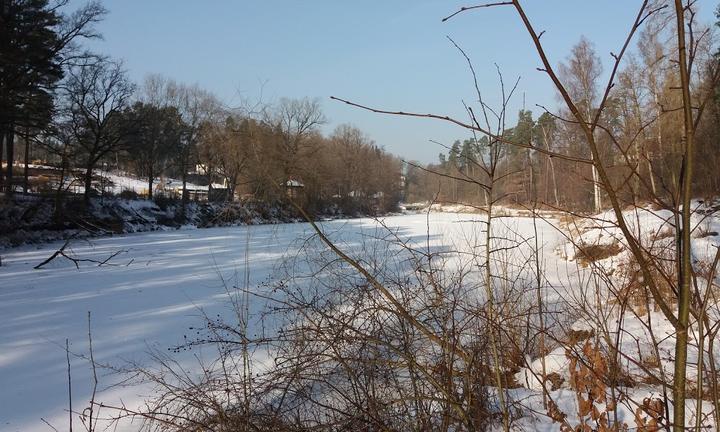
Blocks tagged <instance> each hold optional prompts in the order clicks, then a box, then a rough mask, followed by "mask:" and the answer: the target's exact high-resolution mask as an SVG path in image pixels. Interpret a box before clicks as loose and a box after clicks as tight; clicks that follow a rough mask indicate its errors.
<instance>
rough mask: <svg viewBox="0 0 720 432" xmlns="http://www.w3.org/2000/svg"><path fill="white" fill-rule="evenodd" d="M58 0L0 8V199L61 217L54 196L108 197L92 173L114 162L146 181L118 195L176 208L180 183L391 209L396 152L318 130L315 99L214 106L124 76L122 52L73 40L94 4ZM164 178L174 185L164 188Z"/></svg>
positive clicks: (319, 204)
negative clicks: (48, 206) (108, 52)
mask: <svg viewBox="0 0 720 432" xmlns="http://www.w3.org/2000/svg"><path fill="white" fill-rule="evenodd" d="M66 4H67V2H66V1H60V2H49V1H45V0H38V1H30V2H26V1H12V0H7V1H3V2H2V3H0V10H3V11H4V12H3V18H2V19H3V27H2V30H1V31H2V32H3V34H2V37H3V39H2V40H3V41H10V43H9V44H6V45H5V46H4V47H3V60H2V61H3V63H2V71H3V74H2V77H1V78H0V79H2V94H0V115H1V116H2V117H0V128H1V130H2V133H1V134H0V136H2V149H3V150H4V151H2V152H1V153H2V168H3V169H2V176H0V183H1V184H2V188H3V191H5V193H6V194H7V196H12V195H13V194H16V193H17V194H29V193H31V194H34V195H39V196H42V197H45V198H48V199H54V201H55V206H56V214H57V215H58V217H59V218H61V213H62V206H63V202H64V201H65V200H66V199H71V200H75V199H76V198H77V195H81V196H82V199H83V202H84V203H85V205H86V206H88V205H89V204H90V200H91V198H92V197H96V196H100V195H103V196H105V195H107V194H108V192H107V191H106V190H105V189H104V187H103V185H102V183H103V173H107V172H110V171H119V172H121V173H123V175H129V176H131V177H132V178H136V179H141V180H144V181H145V182H146V184H147V187H146V188H144V189H143V190H141V191H135V190H129V191H127V193H126V194H125V198H137V196H138V195H142V197H143V198H146V199H152V198H153V195H154V194H155V195H158V194H159V195H161V198H169V199H175V200H180V201H181V202H182V203H183V205H185V204H186V203H187V202H188V200H189V199H191V196H190V195H191V194H190V193H189V192H188V189H187V183H188V181H189V179H191V180H193V181H194V182H196V183H198V184H199V185H200V186H204V191H205V193H204V194H203V195H202V198H203V199H208V198H210V199H212V200H215V201H218V200H219V201H223V200H225V201H234V200H240V199H244V200H256V201H261V202H265V203H279V202H281V201H282V200H283V199H284V198H285V196H286V195H292V196H293V197H297V198H298V199H299V202H300V203H301V204H302V205H303V206H305V207H306V208H307V210H308V211H310V212H311V213H318V214H321V213H326V214H327V213H332V212H333V211H334V212H338V211H339V212H344V213H345V214H349V215H354V214H376V213H383V212H387V211H390V210H394V209H396V207H397V203H398V202H399V200H400V197H401V193H402V190H401V188H402V179H401V162H400V161H399V159H398V158H396V157H395V156H393V155H391V154H389V153H388V152H387V151H385V150H384V149H383V148H381V147H380V146H378V145H376V144H375V143H374V142H373V141H372V140H371V139H370V138H369V137H368V136H367V135H366V134H365V133H363V132H362V131H361V130H359V129H358V128H356V127H353V126H351V125H340V126H338V127H337V128H336V129H335V130H334V132H332V133H331V134H329V135H328V136H323V134H322V133H321V132H320V127H321V126H322V125H323V124H325V123H326V118H325V116H324V115H323V113H322V110H321V105H320V102H319V101H318V100H314V99H310V98H303V99H287V98H281V99H280V100H279V101H278V102H276V103H273V104H269V103H261V102H258V103H255V104H253V105H252V106H249V105H250V104H246V105H248V106H240V107H228V106H226V105H224V104H223V102H222V101H221V100H220V98H218V97H217V96H216V95H214V94H212V93H211V92H209V91H206V90H204V89H203V88H201V87H200V86H198V85H188V84H183V83H178V82H176V81H175V80H173V79H171V78H168V77H164V76H161V75H148V76H147V77H146V78H145V79H144V80H143V82H141V83H135V82H132V81H131V80H130V79H129V77H128V72H127V70H126V69H125V68H124V66H123V63H122V61H120V60H117V59H112V58H109V57H108V56H105V55H103V54H102V53H95V52H90V51H88V50H87V49H86V48H85V47H84V45H83V40H87V39H96V38H100V37H101V35H100V34H99V33H98V32H97V31H96V30H95V24H96V23H98V22H99V21H101V20H102V19H103V17H104V16H105V15H106V13H107V11H106V9H105V8H104V6H103V5H102V4H101V3H100V2H90V3H88V4H87V5H85V6H84V7H82V8H80V9H78V10H76V11H74V12H72V13H70V14H65V13H64V12H63V11H64V10H65V9H67V7H66ZM13 41H24V42H23V43H19V42H18V43H13ZM166 179H175V180H176V185H177V186H178V187H173V188H167V187H164V186H165V183H166ZM180 185H181V186H180ZM213 185H215V190H213ZM110 194H112V193H110ZM193 197H194V198H197V196H196V195H193Z"/></svg>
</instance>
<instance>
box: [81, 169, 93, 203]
mask: <svg viewBox="0 0 720 432" xmlns="http://www.w3.org/2000/svg"><path fill="white" fill-rule="evenodd" d="M93 165H95V164H94V163H92V162H91V161H88V165H87V168H86V169H85V191H84V193H83V201H84V202H85V206H86V207H87V205H88V204H90V190H91V189H92V174H93Z"/></svg>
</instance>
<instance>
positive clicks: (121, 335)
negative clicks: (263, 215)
mask: <svg viewBox="0 0 720 432" xmlns="http://www.w3.org/2000/svg"><path fill="white" fill-rule="evenodd" d="M479 218H480V216H478V215H468V214H451V213H431V214H430V215H429V216H427V215H425V214H418V215H404V216H393V217H388V218H384V219H383V221H384V224H385V225H386V226H387V227H389V228H392V229H393V230H396V232H397V234H398V237H399V238H401V239H403V240H409V241H410V242H412V243H415V244H417V245H420V246H422V245H427V244H428V241H429V242H430V244H432V245H433V246H435V247H447V248H455V249H464V250H468V249H472V248H473V247H478V246H480V245H481V244H482V238H483V237H484V234H483V232H482V230H483V224H481V223H478V220H479ZM512 225H513V231H519V232H520V234H521V235H523V236H527V237H528V238H529V237H531V236H532V232H533V229H532V223H531V222H530V219H523V218H515V219H512ZM539 228H540V237H541V242H540V243H541V244H542V245H543V249H544V250H545V260H546V261H548V262H547V265H549V266H556V265H558V264H559V263H560V262H561V260H559V259H558V258H557V257H556V256H555V255H554V253H553V252H552V251H553V250H554V248H555V247H556V246H557V243H558V242H559V237H558V236H557V234H556V233H555V230H554V228H552V227H550V226H549V225H548V224H546V223H540V226H539ZM323 229H324V230H326V231H327V232H328V233H331V234H332V237H334V238H336V239H338V241H339V245H340V247H341V248H343V247H344V248H348V249H352V248H353V247H354V245H357V244H359V243H363V244H367V243H368V242H379V240H375V239H376V237H380V236H381V235H380V234H382V232H383V231H384V230H385V229H386V228H384V227H380V226H379V224H378V223H377V221H375V220H373V219H353V220H344V221H332V222H325V223H324V224H323ZM312 234H313V232H312V229H311V227H310V226H309V225H308V224H283V225H263V226H249V227H232V228H210V229H199V230H178V231H171V232H154V233H141V234H133V235H124V236H115V237H108V238H98V239H92V240H90V241H85V240H76V241H74V242H73V243H71V246H70V247H71V249H72V251H71V253H73V254H75V256H77V257H82V258H90V259H95V260H103V259H105V258H107V257H108V256H110V255H111V254H113V253H115V252H117V251H123V252H122V253H120V254H119V255H118V256H116V257H115V258H113V259H112V261H111V263H113V264H116V265H112V266H101V267H98V266H97V265H96V264H91V263H84V264H81V267H80V269H76V268H75V265H74V264H72V263H71V262H69V261H67V260H64V259H63V258H58V259H56V260H54V261H53V262H51V263H50V264H49V265H47V266H45V267H43V268H42V269H40V270H33V267H34V266H35V265H37V264H39V263H40V262H42V261H43V260H44V259H46V258H47V257H48V256H50V255H51V254H52V253H53V252H54V251H55V250H57V249H58V248H59V247H60V246H61V245H62V243H53V244H46V245H42V246H26V247H21V248H15V249H10V250H5V251H0V255H1V256H2V267H0V316H2V320H0V430H2V431H22V432H27V431H30V432H32V431H47V430H50V427H49V426H48V425H47V424H46V423H45V422H44V421H47V422H48V423H50V424H52V425H54V426H55V427H56V428H57V429H58V430H66V429H67V421H68V420H67V417H68V413H67V406H68V396H67V392H68V389H67V384H68V379H67V365H66V352H65V340H66V339H68V340H69V341H70V351H72V352H74V353H78V354H87V351H88V349H87V348H88V341H87V339H88V338H87V333H88V328H87V326H88V321H87V319H88V318H87V317H88V312H91V314H92V320H91V324H92V337H93V347H94V354H95V360H96V361H98V362H106V363H112V364H122V363H123V362H127V361H140V362H142V361H143V360H146V359H147V354H146V352H147V351H148V350H149V349H151V348H155V349H159V350H167V349H168V348H169V347H171V346H174V345H176V344H178V343H181V342H182V338H183V335H185V334H186V333H187V329H188V327H190V326H193V325H198V324H201V323H202V314H203V313H205V314H207V315H210V316H214V315H215V314H226V313H229V309H228V307H227V294H226V291H225V288H224V284H223V280H226V281H230V283H232V281H233V280H236V279H240V280H243V279H244V274H243V273H244V271H245V268H249V269H250V272H249V278H250V287H254V289H258V290H260V289H264V288H263V286H264V285H263V283H264V282H267V281H268V280H269V279H272V278H273V276H274V274H275V272H276V271H277V267H278V265H279V264H280V263H281V262H282V261H283V258H284V257H287V256H288V255H292V254H295V253H297V252H298V250H299V249H300V247H301V246H302V245H303V240H305V239H307V238H308V237H310V236H312ZM562 262H564V261H562ZM71 363H72V367H71V371H72V387H73V388H72V390H73V408H74V409H82V408H83V407H85V406H86V404H87V401H88V397H89V394H90V391H91V380H90V374H91V370H90V368H89V366H88V363H87V361H85V360H83V359H82V358H79V357H74V356H71ZM116 378H117V377H112V376H105V374H104V373H103V372H101V376H100V388H101V389H102V388H103V387H105V386H106V385H108V384H109V383H111V382H113V380H114V379H116ZM137 393H138V392H137V390H133V389H132V388H114V389H109V390H106V391H102V392H100V394H99V396H98V397H97V400H98V401H104V402H107V403H118V401H119V400H120V399H122V400H123V401H124V402H125V403H128V404H132V403H133V401H137V400H138V398H139V396H140V395H138V394H137ZM43 419H44V421H43Z"/></svg>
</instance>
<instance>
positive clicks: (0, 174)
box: [0, 126, 5, 192]
mask: <svg viewBox="0 0 720 432" xmlns="http://www.w3.org/2000/svg"><path fill="white" fill-rule="evenodd" d="M4 155H5V129H4V128H2V126H0V192H2V191H4V190H5V170H4V169H3V161H4V160H5V156H4Z"/></svg>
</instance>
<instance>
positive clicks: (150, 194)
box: [148, 163, 155, 200]
mask: <svg viewBox="0 0 720 432" xmlns="http://www.w3.org/2000/svg"><path fill="white" fill-rule="evenodd" d="M150 165H151V166H149V167H148V199H149V200H151V199H152V197H153V180H155V173H153V169H152V163H151V164H150Z"/></svg>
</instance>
